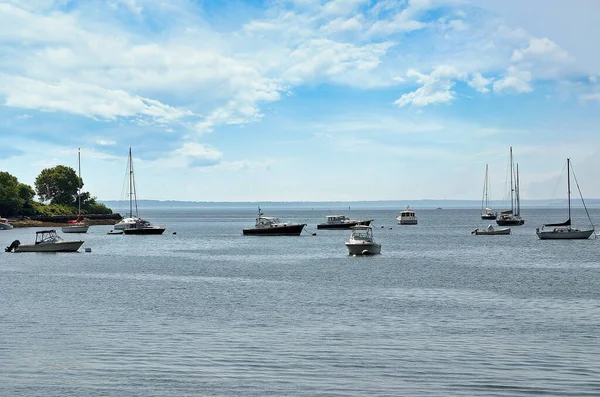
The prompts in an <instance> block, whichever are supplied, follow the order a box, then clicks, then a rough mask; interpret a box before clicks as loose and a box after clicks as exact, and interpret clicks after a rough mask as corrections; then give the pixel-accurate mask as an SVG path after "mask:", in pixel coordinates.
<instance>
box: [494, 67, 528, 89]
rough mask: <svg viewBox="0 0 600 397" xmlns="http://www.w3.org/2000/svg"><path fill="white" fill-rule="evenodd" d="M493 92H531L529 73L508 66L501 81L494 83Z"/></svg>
mask: <svg viewBox="0 0 600 397" xmlns="http://www.w3.org/2000/svg"><path fill="white" fill-rule="evenodd" d="M493 87H494V91H498V92H501V91H513V92H517V93H524V92H531V91H533V88H532V87H531V73H530V72H528V71H522V70H519V69H517V68H516V67H515V66H510V67H509V68H508V70H507V74H506V76H505V77H504V78H503V79H500V80H497V81H495V82H494V85H493Z"/></svg>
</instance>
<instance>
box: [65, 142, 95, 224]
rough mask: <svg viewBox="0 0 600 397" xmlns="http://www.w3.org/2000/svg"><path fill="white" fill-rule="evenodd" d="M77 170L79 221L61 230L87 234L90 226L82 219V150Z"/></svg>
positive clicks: (79, 150)
mask: <svg viewBox="0 0 600 397" xmlns="http://www.w3.org/2000/svg"><path fill="white" fill-rule="evenodd" d="M77 168H78V178H79V181H78V184H77V219H75V220H72V221H69V225H68V226H63V227H62V228H61V230H62V232H63V233H87V231H88V228H89V226H88V225H86V224H85V223H84V222H83V218H82V217H81V187H82V185H83V181H82V180H81V149H78V150H77Z"/></svg>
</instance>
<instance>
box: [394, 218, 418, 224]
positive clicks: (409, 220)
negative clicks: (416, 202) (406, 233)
mask: <svg viewBox="0 0 600 397" xmlns="http://www.w3.org/2000/svg"><path fill="white" fill-rule="evenodd" d="M398 224H399V225H416V224H417V220H416V219H398Z"/></svg>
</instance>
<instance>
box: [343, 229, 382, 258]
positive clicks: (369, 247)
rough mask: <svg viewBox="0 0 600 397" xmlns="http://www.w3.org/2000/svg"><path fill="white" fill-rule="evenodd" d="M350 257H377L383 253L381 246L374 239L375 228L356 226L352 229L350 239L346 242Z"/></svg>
mask: <svg viewBox="0 0 600 397" xmlns="http://www.w3.org/2000/svg"><path fill="white" fill-rule="evenodd" d="M346 247H347V248H348V253H349V254H350V255H376V254H380V253H381V244H378V243H376V242H375V240H374V239H373V228H372V227H371V226H367V225H356V226H354V227H353V228H352V233H351V234H350V238H349V239H348V240H347V241H346Z"/></svg>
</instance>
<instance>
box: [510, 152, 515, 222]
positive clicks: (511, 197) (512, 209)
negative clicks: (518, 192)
mask: <svg viewBox="0 0 600 397" xmlns="http://www.w3.org/2000/svg"><path fill="white" fill-rule="evenodd" d="M513 171H514V169H513V154H512V146H511V147H510V212H511V213H512V214H513V215H514V214H515V199H514V192H515V189H514V187H513Z"/></svg>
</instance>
